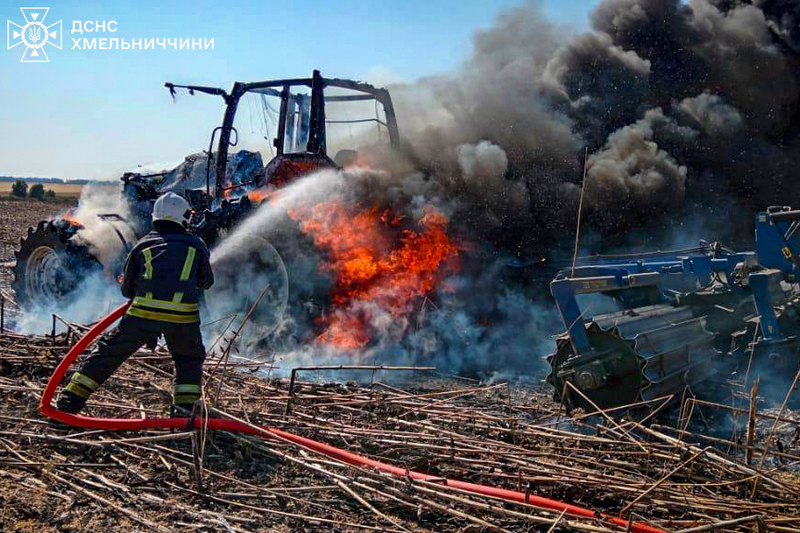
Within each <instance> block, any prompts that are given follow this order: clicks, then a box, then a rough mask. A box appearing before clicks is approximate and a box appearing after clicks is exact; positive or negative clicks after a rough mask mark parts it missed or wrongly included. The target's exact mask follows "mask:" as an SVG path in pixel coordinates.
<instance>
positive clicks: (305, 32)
mask: <svg viewBox="0 0 800 533" xmlns="http://www.w3.org/2000/svg"><path fill="white" fill-rule="evenodd" d="M521 1H524V0H468V1H464V0H283V1H280V2H276V1H274V0H267V1H265V0H239V1H236V2H224V1H221V0H214V1H210V0H170V1H169V2H163V1H161V0H138V1H129V2H111V1H105V2H98V1H84V0H60V1H58V2H47V3H45V2H36V3H34V5H37V6H41V5H47V4H50V6H49V7H50V10H49V12H48V13H47V14H46V17H45V20H44V23H45V25H48V26H49V25H50V24H53V23H55V22H58V21H59V20H62V21H63V23H62V24H63V34H62V41H63V44H62V49H61V50H58V49H56V48H54V47H53V46H52V45H50V44H46V45H45V49H46V53H47V56H48V58H49V60H50V62H49V63H21V62H20V58H21V57H22V53H23V52H24V51H25V45H24V44H21V45H19V46H16V47H14V48H12V49H10V50H9V49H6V48H5V47H4V48H3V49H2V53H0V94H1V95H2V100H0V117H2V123H3V125H4V127H3V128H2V129H3V133H2V134H0V176H3V175H12V176H39V177H60V178H66V179H78V178H88V179H117V178H119V177H120V176H121V174H122V173H123V172H125V171H129V170H132V169H134V168H135V167H136V166H137V165H139V164H153V163H166V162H174V163H176V164H177V163H178V162H180V161H181V160H182V159H183V157H184V156H186V155H189V154H191V153H195V152H199V151H200V150H203V149H207V146H208V139H209V136H210V133H211V130H212V129H213V128H214V127H215V126H218V125H219V124H220V123H221V121H222V113H223V110H224V108H223V103H222V100H221V99H219V98H218V97H211V96H205V95H199V96H194V97H192V96H189V95H187V94H185V93H184V94H179V95H178V99H177V103H173V101H172V99H171V98H170V96H169V92H168V91H167V90H166V89H164V88H163V84H164V82H166V81H172V82H175V83H182V84H198V85H208V86H216V87H222V88H225V89H230V87H231V85H232V83H233V82H234V81H237V80H238V81H256V80H261V79H275V78H284V77H308V76H309V75H310V74H311V71H312V69H314V68H318V69H320V71H321V72H322V74H323V76H328V77H341V78H354V79H360V80H365V81H369V82H371V83H376V84H385V83H391V82H396V81H413V80H415V79H417V78H420V77H423V76H428V75H434V74H444V73H447V72H449V71H452V70H454V69H456V68H457V67H458V66H459V65H460V64H462V63H463V62H464V61H465V60H467V59H468V58H469V55H470V53H471V49H472V47H471V38H472V35H473V32H474V31H475V30H477V29H480V28H486V27H489V26H491V25H492V22H493V20H494V19H495V17H496V15H497V13H498V12H499V11H501V10H502V9H506V8H508V7H513V6H515V5H518V4H519V3H520V2H521ZM598 3H599V0H542V1H541V4H542V10H543V12H544V13H545V15H546V16H547V17H548V18H550V19H552V20H553V21H554V22H556V23H559V24H563V25H566V26H568V27H571V28H572V29H574V31H582V30H585V29H586V28H587V27H588V16H589V13H590V12H591V10H592V8H593V7H594V6H596V5H597V4H598ZM30 4H31V2H30V1H29V0H24V1H22V2H20V1H16V0H13V1H9V0H2V2H1V3H0V5H2V8H0V16H2V17H3V18H6V19H8V20H10V21H11V22H14V23H16V24H19V25H24V24H25V20H24V18H23V16H22V13H21V12H20V10H19V8H20V7H26V6H28V5H30ZM76 20H84V21H85V20H91V21H112V20H114V21H116V22H117V26H116V27H117V31H116V32H114V33H108V32H105V33H83V34H82V35H79V34H71V33H70V32H71V29H72V21H76ZM12 29H13V27H12ZM79 37H86V38H90V39H91V38H102V37H105V38H109V37H117V38H124V39H126V40H128V41H130V40H131V39H136V38H143V39H150V38H165V39H176V38H177V39H185V38H193V39H198V38H200V39H212V38H213V39H214V49H213V50H210V49H208V50H173V49H171V48H167V49H166V50H163V49H161V48H158V49H156V50H78V49H73V41H72V39H73V38H79ZM8 38H9V39H10V36H8ZM7 45H8V42H7Z"/></svg>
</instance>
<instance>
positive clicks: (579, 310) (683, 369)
mask: <svg viewBox="0 0 800 533" xmlns="http://www.w3.org/2000/svg"><path fill="white" fill-rule="evenodd" d="M798 229H800V211H794V210H792V209H791V208H789V207H770V208H769V209H767V210H766V211H764V212H761V213H758V215H757V216H756V251H747V252H735V251H732V250H728V249H726V248H724V247H723V246H721V245H719V244H718V243H714V244H705V243H702V244H701V246H700V247H698V248H694V249H688V250H676V251H671V252H650V253H643V254H638V255H637V254H631V255H617V256H593V257H587V258H582V259H580V260H578V261H577V262H576V266H575V267H573V268H571V269H564V270H562V271H560V272H559V273H558V275H557V276H556V278H555V279H554V280H553V281H552V282H551V284H550V291H551V294H552V296H553V298H554V300H555V303H556V307H557V309H558V312H559V313H560V315H561V318H562V320H563V324H564V327H565V331H564V332H563V333H561V334H559V335H558V336H557V337H556V345H557V346H556V352H555V353H554V354H552V355H551V356H549V358H548V360H549V362H550V365H551V369H552V371H551V373H550V375H549V376H548V378H547V381H548V382H549V383H550V384H551V385H552V386H553V387H554V389H555V396H556V398H557V399H562V398H563V399H565V400H566V401H568V402H570V403H571V404H573V405H578V406H583V407H586V406H592V404H594V405H598V406H601V407H614V406H619V405H625V404H630V403H634V402H637V401H641V400H648V399H653V398H656V397H663V396H670V395H672V396H676V395H678V394H680V393H681V392H682V391H683V390H685V389H686V388H687V387H688V388H689V389H694V388H695V387H697V386H698V385H699V384H701V383H703V382H704V381H706V380H707V379H708V378H709V377H710V376H712V375H714V374H715V373H718V372H719V371H720V370H722V371H728V372H732V371H735V370H736V368H737V367H741V366H742V360H743V358H748V360H747V368H748V370H749V368H750V366H751V363H754V362H755V365H754V368H756V367H762V368H771V369H773V370H776V373H778V374H781V375H782V376H784V377H785V376H786V375H788V376H789V379H791V377H792V376H793V375H794V373H793V372H791V370H790V369H795V370H796V367H797V366H798V365H799V364H800V356H798V350H797V344H796V342H797V333H798V331H800V320H798V316H800V313H798V310H799V309H800V300H799V299H798V286H797V273H798V270H799V269H800V241H798V237H797V232H798ZM593 294H603V295H607V296H610V297H611V298H613V299H614V300H615V301H616V303H617V305H618V306H619V309H618V310H617V311H614V312H610V313H603V314H592V313H591V307H592V305H593V304H591V303H590V304H589V305H583V304H582V303H581V302H580V300H581V297H582V296H585V295H593ZM584 303H585V302H584ZM765 362H766V363H768V364H767V365H759V363H765ZM754 374H755V373H754ZM754 374H753V375H754ZM747 377H748V378H751V377H752V375H749V376H747ZM567 382H569V385H568V384H567ZM575 390H577V391H580V392H579V393H577V394H576V393H574V392H575Z"/></svg>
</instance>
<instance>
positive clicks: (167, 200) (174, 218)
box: [153, 192, 192, 227]
mask: <svg viewBox="0 0 800 533" xmlns="http://www.w3.org/2000/svg"><path fill="white" fill-rule="evenodd" d="M191 214H192V210H191V208H190V207H189V202H187V201H186V200H184V199H183V197H182V196H178V195H177V194H175V193H174V192H168V193H164V194H162V195H161V196H159V197H158V200H156V203H155V205H154V206H153V222H155V221H156V220H169V221H170V222H175V223H177V224H180V225H181V226H183V227H186V226H188V225H189V218H190V217H191Z"/></svg>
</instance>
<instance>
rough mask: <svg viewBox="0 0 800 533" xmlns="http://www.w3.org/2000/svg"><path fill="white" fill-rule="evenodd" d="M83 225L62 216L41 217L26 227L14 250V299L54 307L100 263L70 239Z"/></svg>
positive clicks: (28, 304) (25, 304)
mask: <svg viewBox="0 0 800 533" xmlns="http://www.w3.org/2000/svg"><path fill="white" fill-rule="evenodd" d="M81 227H82V226H76V225H74V224H72V223H70V222H69V221H67V220H64V219H55V220H50V221H44V220H42V221H40V222H39V223H38V224H37V225H36V228H35V229H34V228H33V227H29V228H28V236H27V238H21V239H20V241H19V244H20V247H19V250H18V251H16V252H14V255H15V256H16V259H17V261H16V264H15V265H14V268H13V271H14V281H13V282H12V284H11V287H12V288H13V289H14V292H15V293H16V297H17V303H18V304H19V306H20V307H22V308H23V309H25V308H28V309H29V308H34V307H38V308H45V309H48V308H53V307H55V306H56V305H58V304H59V303H61V302H63V301H64V300H66V299H67V298H68V297H69V295H70V293H72V292H73V291H75V289H76V288H77V287H78V285H79V282H80V281H81V280H82V279H84V278H85V276H86V275H87V274H89V273H91V272H94V271H99V270H102V265H101V264H100V262H99V261H98V260H97V258H95V257H94V256H93V255H92V254H91V253H90V252H89V250H88V249H87V248H86V247H85V246H82V245H79V244H76V243H74V242H72V237H73V236H74V235H75V234H76V233H77V232H78V230H79V229H80V228H81Z"/></svg>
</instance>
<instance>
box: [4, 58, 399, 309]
mask: <svg viewBox="0 0 800 533" xmlns="http://www.w3.org/2000/svg"><path fill="white" fill-rule="evenodd" d="M165 87H166V88H168V89H169V91H170V93H171V95H172V97H173V98H174V97H175V95H176V91H177V90H185V91H188V92H189V94H191V95H194V94H195V93H205V94H208V95H214V96H219V97H221V98H222V99H223V101H224V102H225V113H224V115H223V119H222V125H221V126H218V127H216V128H214V129H213V130H212V132H211V139H210V142H209V146H208V151H204V152H201V153H197V154H193V155H191V156H188V157H186V159H185V160H184V161H183V163H181V164H180V165H178V166H177V167H175V168H173V169H171V170H168V171H163V172H156V173H145V172H136V173H126V174H125V175H124V176H123V177H122V184H123V186H122V193H121V194H122V199H123V205H125V206H126V207H127V209H126V210H125V211H126V212H127V213H129V216H123V215H122V214H120V213H103V214H100V215H99V219H100V221H101V222H100V224H105V225H106V226H107V227H106V228H105V232H104V233H105V235H108V234H109V229H111V230H113V232H111V235H113V236H115V237H113V238H114V239H116V240H117V242H116V243H115V245H116V246H115V250H116V253H113V254H111V255H110V256H106V257H103V256H102V254H98V253H96V252H94V249H95V247H94V246H93V244H95V243H93V242H92V235H93V232H92V229H93V228H90V227H86V226H84V225H83V224H81V222H80V221H76V220H72V219H71V218H70V217H69V216H64V217H60V218H56V219H54V220H49V221H41V222H39V224H38V225H37V227H36V228H29V230H28V235H27V237H25V238H23V239H21V241H20V248H19V250H18V251H16V252H15V255H16V265H15V267H14V282H13V288H14V290H15V292H16V295H17V300H18V302H19V304H20V305H21V306H22V307H26V308H31V307H39V308H44V309H47V308H52V307H53V306H54V304H57V303H59V302H61V301H65V300H67V299H69V298H70V296H71V295H72V294H73V293H74V292H75V291H76V290H77V289H78V287H79V286H80V282H81V280H82V279H84V278H85V277H86V276H87V274H89V273H91V272H94V271H100V270H105V271H106V272H107V273H108V274H111V275H113V276H116V275H117V274H119V272H121V268H122V261H123V260H124V257H125V255H126V253H127V251H128V250H129V249H130V248H131V247H132V245H133V243H134V242H135V241H136V240H137V239H138V238H140V237H141V236H143V235H144V234H146V233H147V232H148V231H149V230H150V214H151V211H152V207H153V203H154V202H155V200H156V199H157V198H158V197H159V196H160V195H161V194H163V193H164V192H167V191H172V192H175V193H177V194H180V195H181V196H183V197H184V198H186V199H187V201H188V202H189V204H190V205H191V206H192V210H193V214H192V218H191V223H190V228H189V231H191V232H192V233H195V234H197V235H198V236H200V237H201V238H202V239H203V240H204V241H205V242H206V243H207V245H208V246H209V247H212V246H213V245H214V244H216V243H218V242H221V241H222V240H224V239H225V238H226V235H227V233H228V232H229V231H230V230H231V229H232V228H234V227H235V226H236V225H237V224H239V223H240V222H241V221H242V220H243V219H245V218H246V217H247V216H248V215H250V214H251V213H252V212H253V211H254V210H255V208H256V207H257V206H258V205H259V204H260V203H261V202H263V201H264V200H265V199H266V198H267V197H268V196H269V195H270V194H272V193H273V192H274V191H276V190H278V189H280V188H281V187H283V186H285V185H286V184H288V183H290V182H292V181H293V180H295V179H296V178H298V177H300V176H303V175H306V174H309V173H311V172H314V171H316V170H320V169H325V168H332V169H336V168H342V167H345V166H348V165H349V164H351V163H353V162H354V161H355V160H356V158H357V157H358V152H357V148H359V147H360V146H364V145H366V144H369V143H373V144H374V143H375V142H376V141H377V142H379V143H382V144H387V145H388V146H390V147H392V148H396V147H397V146H398V145H399V142H400V140H399V133H398V128H397V121H396V118H395V114H394V108H393V106H392V100H391V97H390V95H389V92H388V91H387V90H386V89H382V88H376V87H373V86H372V85H369V84H366V83H361V82H357V81H352V80H345V79H331V78H323V77H322V76H321V75H320V73H319V71H316V70H315V71H314V72H313V74H312V76H311V77H310V78H297V79H282V80H271V81H261V82H254V83H240V82H236V83H234V85H233V88H232V89H231V91H230V92H226V91H225V90H223V89H219V88H214V87H202V86H193V85H176V84H173V83H166V84H165ZM243 104H247V107H248V108H249V113H246V112H241V111H240V110H241V108H242V107H243ZM237 111H240V112H238V113H237ZM254 116H255V117H256V119H255V123H256V126H258V127H254V126H253V122H254ZM237 124H238V126H237ZM215 143H216V151H215V150H214V147H215ZM329 154H333V158H331V157H330V155H329ZM264 161H267V162H266V164H264ZM261 244H262V246H261V247H262V248H267V249H271V250H272V252H273V253H272V255H271V258H270V261H271V262H272V263H274V264H273V265H271V266H272V267H277V268H280V269H282V270H283V271H284V272H285V265H283V260H282V259H281V257H280V254H279V253H278V252H276V251H275V249H274V248H273V247H272V246H270V245H269V243H267V241H266V240H264V241H263V243H261ZM270 261H268V262H270ZM261 266H262V267H264V268H268V267H270V265H261ZM231 275H233V276H235V275H236V272H235V269H234V272H232V274H231Z"/></svg>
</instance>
